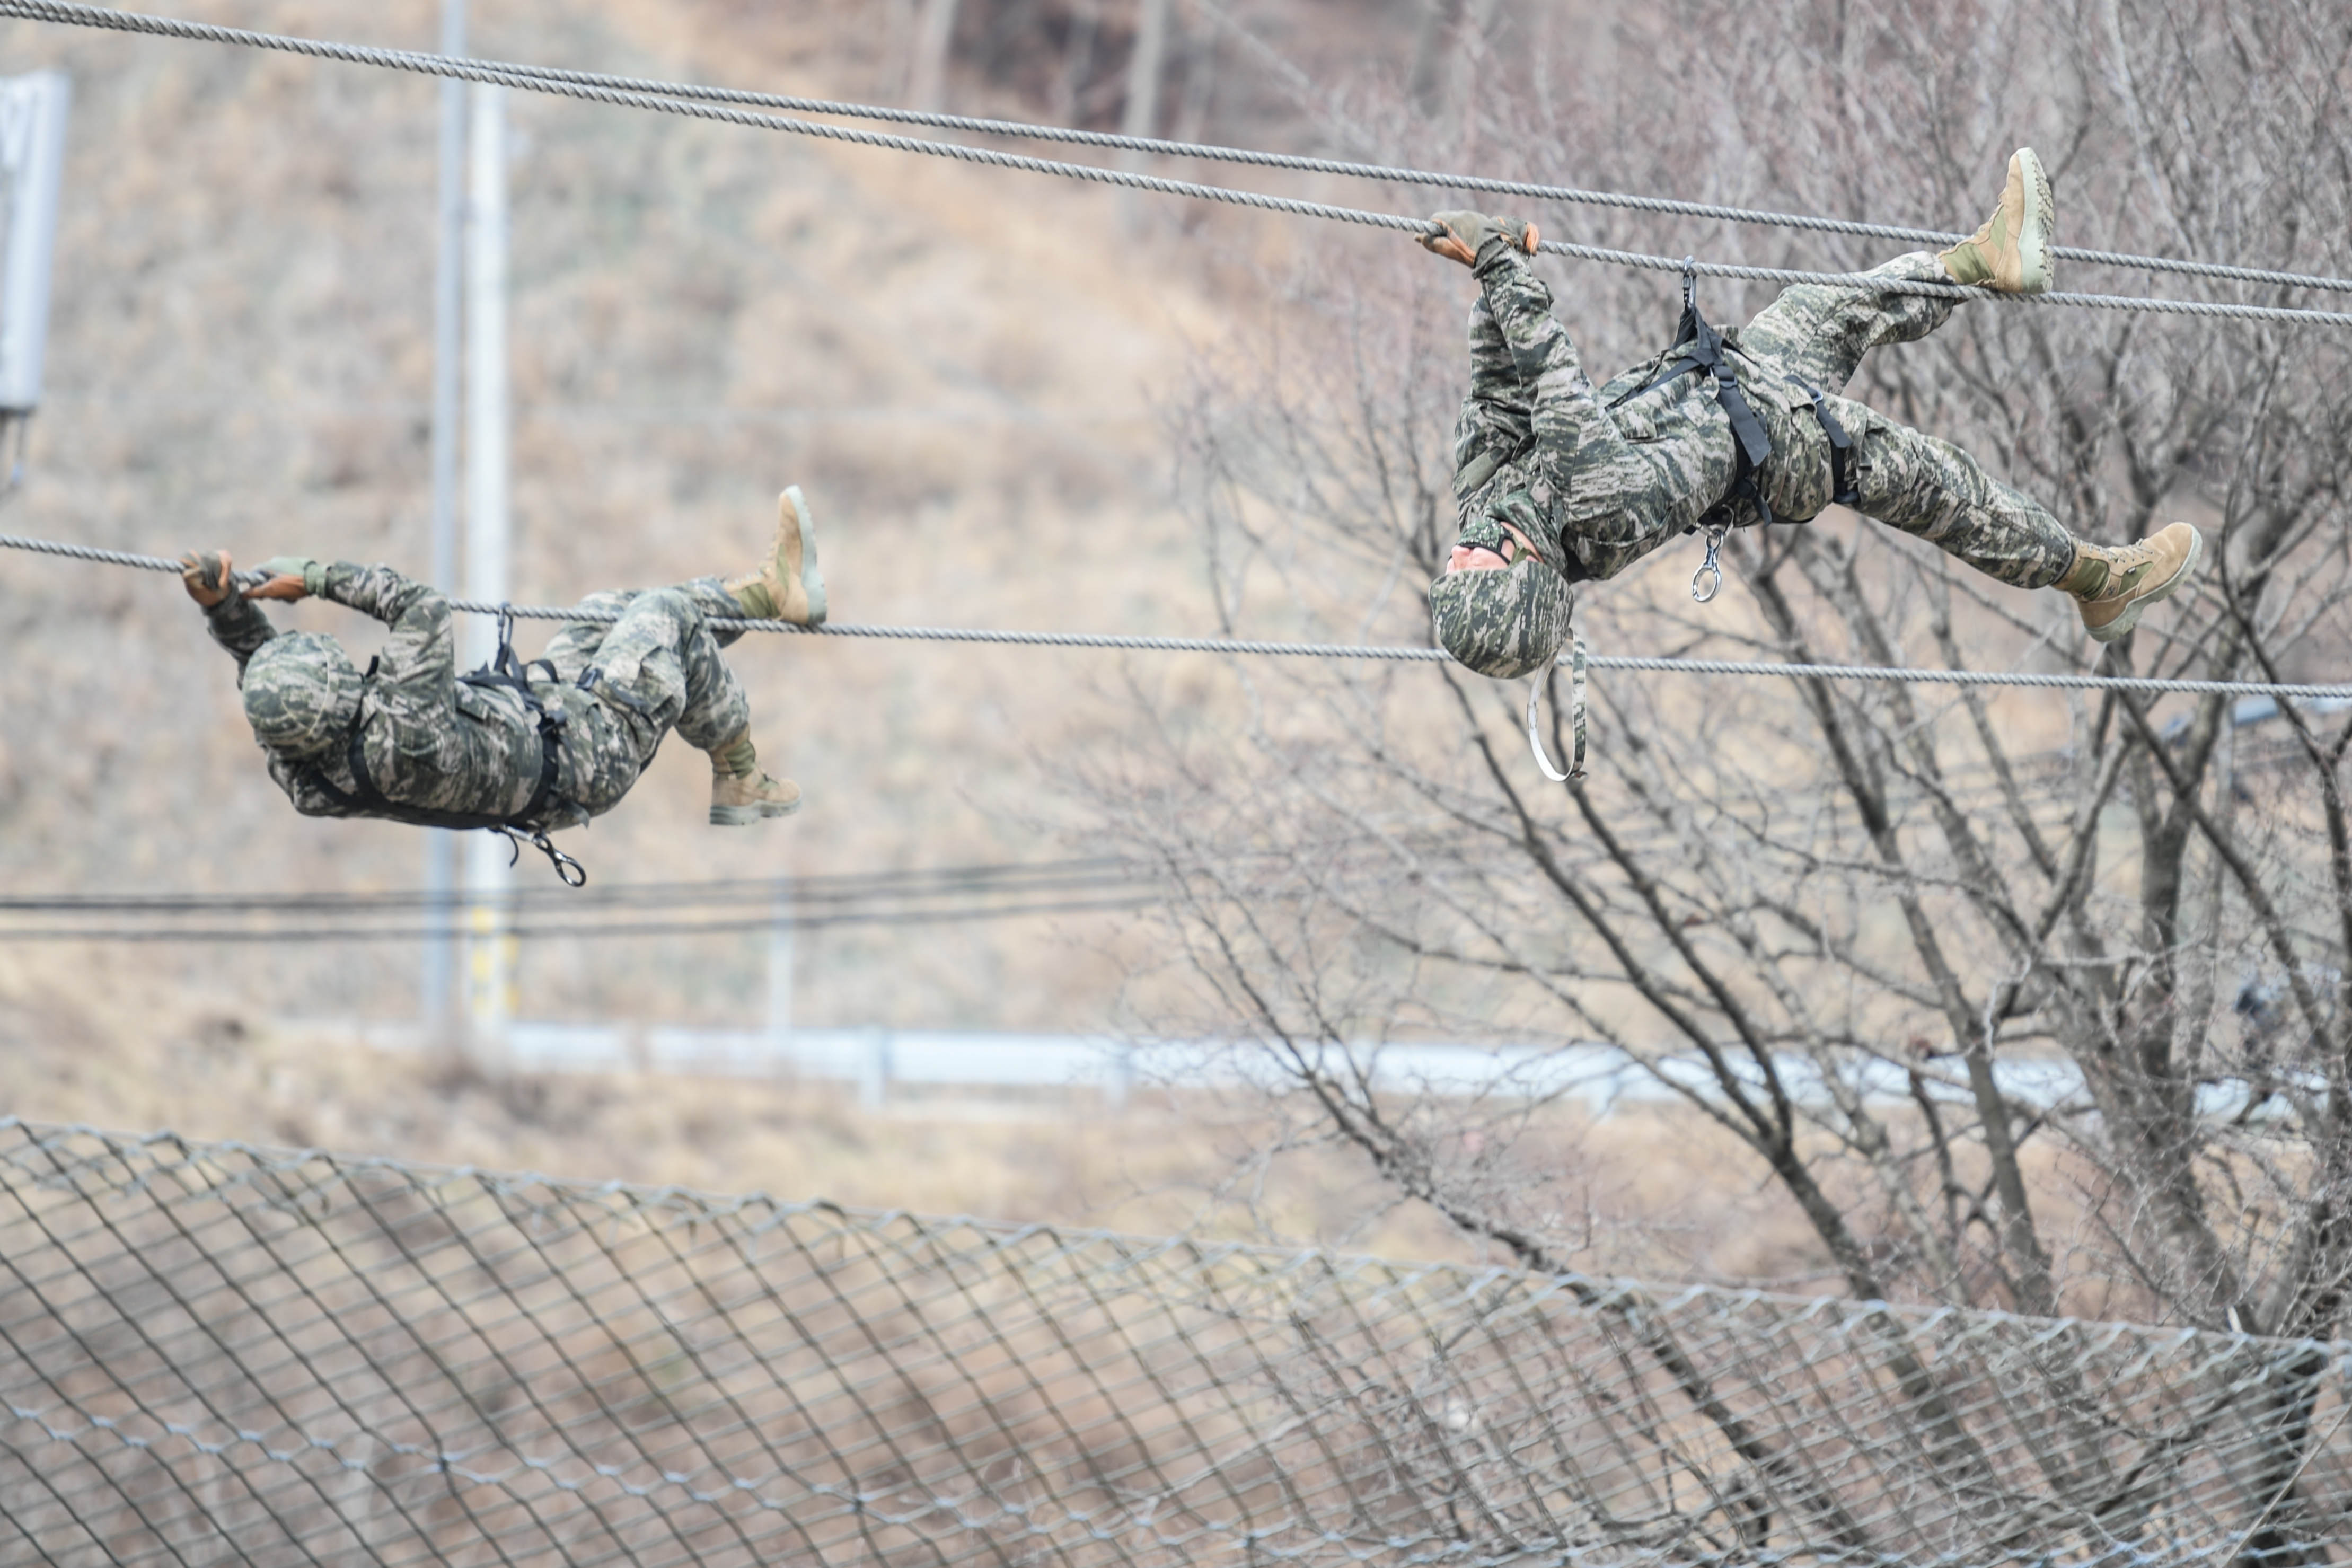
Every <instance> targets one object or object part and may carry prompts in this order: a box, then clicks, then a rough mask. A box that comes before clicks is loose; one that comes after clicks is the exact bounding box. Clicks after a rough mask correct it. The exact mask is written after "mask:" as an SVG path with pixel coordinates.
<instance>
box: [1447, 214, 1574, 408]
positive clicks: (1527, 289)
mask: <svg viewBox="0 0 2352 1568" xmlns="http://www.w3.org/2000/svg"><path fill="white" fill-rule="evenodd" d="M1476 276H1477V279H1478V287H1479V288H1480V289H1482V290H1484V291H1485V295H1486V309H1487V310H1488V311H1489V312H1491V313H1492V314H1493V316H1494V318H1495V325H1496V327H1498V328H1500V329H1501V333H1502V342H1503V352H1504V353H1507V354H1508V355H1509V357H1510V364H1511V368H1512V371H1513V372H1514V373H1515V374H1516V375H1517V378H1518V379H1519V380H1520V381H1523V382H1532V381H1537V380H1538V379H1539V378H1541V377H1542V376H1543V375H1544V374H1546V373H1547V372H1550V371H1555V370H1559V369H1562V368H1566V369H1571V370H1580V368H1581V367H1580V365H1579V363H1578V361H1577V357H1576V345H1575V344H1574V343H1573V342H1570V339H1569V335H1568V331H1567V329H1566V328H1564V327H1562V326H1561V325H1560V324H1559V322H1558V321H1554V320H1552V314H1551V290H1550V289H1548V288H1546V287H1545V286H1544V280H1543V279H1540V278H1538V277H1537V276H1536V274H1535V269H1534V268H1532V267H1530V266H1529V265H1528V258H1527V256H1526V255H1525V254H1524V253H1523V252H1521V251H1520V250H1519V249H1518V248H1517V247H1515V246H1513V245H1512V244H1511V243H1510V242H1509V241H1508V240H1507V239H1502V238H1496V239H1490V240H1488V241H1487V242H1486V246H1485V247H1483V248H1482V249H1481V250H1480V251H1479V253H1478V266H1477V268H1476ZM1473 374H1475V366H1474V369H1473Z"/></svg>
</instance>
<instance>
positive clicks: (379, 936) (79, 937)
mask: <svg viewBox="0 0 2352 1568" xmlns="http://www.w3.org/2000/svg"><path fill="white" fill-rule="evenodd" d="M1155 901H1157V900H1154V899H1153V898H1152V897H1151V896H1150V895H1149V894H1145V893H1140V892H1129V893H1123V894H1112V895H1106V896H1104V897H1100V898H1087V899H1076V898H1073V899H1054V900H1034V901H1028V902H1023V901H1018V900H1003V901H999V902H996V903H988V904H977V903H975V904H957V905H943V906H938V907H920V908H912V909H890V910H813V911H809V912H805V913H794V914H793V916H792V917H791V920H790V923H791V924H792V925H793V927H794V928H795V929H797V930H802V931H808V930H815V929H819V928H823V927H829V926H854V925H889V926H899V925H951V924H960V923H962V922H964V921H987V920H1012V919H1015V918H1017V917H1020V916H1024V915H1069V914H1089V913H1108V912H1113V911H1117V910H1135V909H1141V908H1143V907H1145V906H1146V905H1148V904H1150V903H1153V902H1155ZM781 923H783V921H782V917H781V916H778V915H766V916H738V917H733V918H730V919H724V920H709V921H697V920H666V921H562V920H558V921H532V920H529V919H517V920H515V921H512V922H511V923H509V924H508V925H507V926H506V927H505V928H504V931H503V934H506V935H509V936H514V937H518V938H530V939H533V940H539V941H551V940H553V939H555V938H559V937H564V938H574V939H593V938H600V937H631V938H650V937H664V936H730V935H740V934H743V933H745V932H751V931H772V930H774V929H775V928H776V927H777V926H778V925H779V924H781ZM479 934H480V933H479V932H478V931H476V930H475V929H474V928H473V927H472V926H471V925H469V924H467V923H466V922H465V921H435V922H425V923H419V924H404V925H365V926H362V925H348V926H345V925H316V924H308V925H303V924H282V925H268V926H260V925H256V926H183V925H153V924H148V925H128V924H116V925H89V926H8V925H5V924H0V943H5V942H41V943H53V942H131V943H138V944H149V943H155V942H212V943H224V944H239V943H246V942H268V943H269V944H271V945H272V946H275V945H278V944H279V943H283V942H305V943H312V944H316V943H320V942H446V941H449V940H452V939H456V938H462V937H468V936H478V935H479Z"/></svg>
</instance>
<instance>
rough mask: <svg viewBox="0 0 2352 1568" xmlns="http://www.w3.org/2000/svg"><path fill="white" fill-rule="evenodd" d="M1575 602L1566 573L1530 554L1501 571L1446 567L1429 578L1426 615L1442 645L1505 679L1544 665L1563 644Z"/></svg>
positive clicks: (1473, 665)
mask: <svg viewBox="0 0 2352 1568" xmlns="http://www.w3.org/2000/svg"><path fill="white" fill-rule="evenodd" d="M1575 608H1576V593H1575V590H1574V589H1572V588H1570V586H1569V585H1568V579H1567V578H1565V577H1563V576H1561V575H1560V574H1559V573H1558V572H1556V571H1554V570H1553V569H1552V568H1551V567H1549V566H1548V565H1546V564H1545V563H1543V562H1541V561H1538V560H1537V559H1535V558H1534V557H1532V556H1528V557H1525V558H1522V559H1521V560H1519V561H1518V562H1517V563H1514V564H1513V565H1511V566H1508V567H1507V568H1505V569H1504V570H1502V571H1499V572H1498V571H1495V570H1493V569H1491V568H1490V569H1488V570H1486V571H1484V572H1448V573H1445V574H1443V575H1440V576H1438V577H1435V578H1433V579H1432V580H1431V582H1430V584H1429V618H1430V620H1431V621H1433V623H1435V625H1436V627H1437V640H1438V641H1439V642H1441V643H1444V645H1445V651H1446V652H1448V653H1450V654H1452V655H1453V656H1454V658H1457V659H1460V660H1461V661H1462V662H1463V663H1464V664H1465V665H1467V666H1469V667H1470V668H1472V669H1475V670H1476V671H1477V672H1478V673H1479V674H1481V675H1491V676H1493V677H1494V678H1495V679H1497V680H1508V679H1511V678H1512V677H1514V676H1519V675H1526V674H1528V672H1529V671H1531V670H1537V669H1540V668H1543V667H1544V666H1545V665H1547V664H1549V663H1550V662H1551V659H1552V657H1553V656H1554V655H1555V654H1557V653H1559V650H1560V649H1561V648H1562V647H1565V646H1566V645H1567V642H1568V621H1569V616H1570V613H1572V612H1573V611H1574V610H1575Z"/></svg>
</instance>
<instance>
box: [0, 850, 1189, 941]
mask: <svg viewBox="0 0 2352 1568" xmlns="http://www.w3.org/2000/svg"><path fill="white" fill-rule="evenodd" d="M551 895H552V896H551ZM1163 897H1164V891H1163V889H1161V888H1160V886H1159V885H1158V884H1157V883H1156V882H1155V881H1154V880H1153V879H1151V878H1150V876H1149V875H1148V874H1147V873H1146V871H1145V870H1144V868H1141V867H1140V866H1138V865H1137V864H1135V863H1134V862H1131V861H1127V860H1121V859H1116V858H1109V857H1095V858H1086V859H1072V860H1047V861H1033V862H1029V863H1026V864H1012V865H987V866H946V867H933V868H923V869H918V870H908V871H878V872H858V873H852V874H847V875H835V876H824V877H807V878H759V879H752V878H726V879H712V880H708V881H688V882H635V883H623V884H619V885H617V886H611V887H605V888H602V889H581V890H574V889H570V888H543V887H527V886H519V887H516V888H514V889H508V890H502V891H500V892H499V893H498V894H495V895H493V896H492V897H491V898H490V899H489V900H484V899H483V898H482V896H481V895H479V894H467V893H466V892H463V891H459V890H454V889H450V890H433V889H419V890H408V889H386V890H378V891H365V890H362V891H352V892H334V893H320V892H305V893H129V894H124V893H100V894H89V893H54V894H17V895H11V896H7V897H0V943H5V942H43V943H49V942H135V943H150V942H226V943H237V942H268V943H273V944H275V943H280V942H310V943H317V942H423V941H437V940H441V939H445V938H448V937H456V936H465V935H468V934H472V928H471V926H470V925H469V924H468V921H467V911H469V910H473V909H475V908H477V907H478V906H480V905H482V904H483V903H485V902H486V901H487V902H488V903H489V904H491V905H492V906H494V907H495V908H497V909H498V910H499V911H500V912H501V913H502V914H503V915H505V916H506V917H508V919H509V925H508V927H507V928H506V929H507V930H509V931H511V932H512V933H513V934H515V935H517V936H521V937H530V938H537V939H542V940H544V939H552V938H558V937H565V938H589V939H593V938H611V937H663V936H719V935H730V934H736V933H742V932H751V931H772V930H774V929H775V928H776V927H777V926H778V925H780V924H790V925H792V926H793V927H794V928H796V929H800V930H815V929H820V928H824V927H832V926H851V925H891V926H899V925H939V924H947V923H960V922H963V921H983V920H1012V919H1017V918H1020V917H1023V916H1039V915H1061V914H1077V913H1087V912H1096V911H1111V910H1132V909H1139V908H1142V907H1144V906H1145V905H1148V904H1151V903H1154V902H1158V901H1160V900H1161V899H1162V898H1163ZM557 910H561V913H560V914H558V913H555V912H554V911H557ZM31 917H40V919H39V921H38V923H34V921H33V920H32V919H31ZM402 917H408V918H405V919H404V918H402ZM648 917H654V918H648Z"/></svg>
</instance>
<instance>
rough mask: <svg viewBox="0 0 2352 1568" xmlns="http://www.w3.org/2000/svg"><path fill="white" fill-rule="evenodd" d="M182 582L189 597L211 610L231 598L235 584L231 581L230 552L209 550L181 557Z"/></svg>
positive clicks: (188, 553) (192, 552)
mask: <svg viewBox="0 0 2352 1568" xmlns="http://www.w3.org/2000/svg"><path fill="white" fill-rule="evenodd" d="M180 582H181V584H182V585H183V586H184V587H185V588H186V589H187V590H188V597H189V598H191V599H194V601H195V602H196V603H197V604H199V605H203V606H204V607H205V609H207V610H209V609H211V608H212V607H213V606H214V605H217V604H219V603H220V602H221V601H222V600H223V599H226V598H227V597H228V596H229V594H230V593H231V592H232V591H233V589H234V587H235V584H232V583H231V582H230V581H229V560H228V552H227V551H226V550H208V551H205V552H203V553H201V554H199V553H197V552H194V551H193V550H192V551H190V552H187V553H186V554H184V555H182V556H181V557H180Z"/></svg>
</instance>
